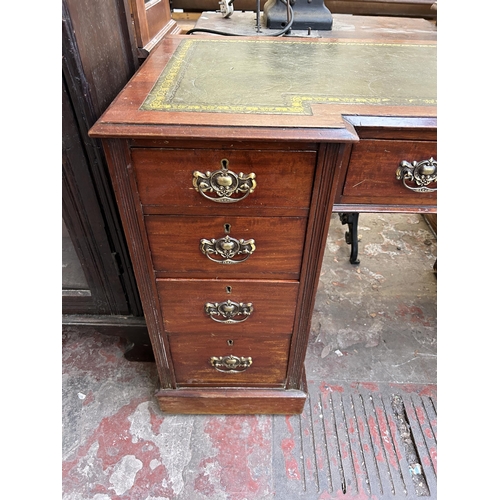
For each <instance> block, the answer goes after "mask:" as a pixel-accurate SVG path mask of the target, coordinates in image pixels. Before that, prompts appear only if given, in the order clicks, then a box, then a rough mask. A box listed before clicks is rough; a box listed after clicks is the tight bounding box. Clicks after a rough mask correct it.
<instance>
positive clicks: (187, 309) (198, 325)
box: [156, 279, 299, 336]
mask: <svg viewBox="0 0 500 500" xmlns="http://www.w3.org/2000/svg"><path fill="white" fill-rule="evenodd" d="M156 285H157V288H158V294H159V297H160V305H161V310H162V315H163V321H164V325H165V330H166V331H167V332H173V333H188V334H191V333H193V334H194V333H202V332H210V333H224V334H232V333H235V334H236V333H237V334H249V333H251V334H253V335H257V336H263V335H274V334H278V333H288V334H291V333H292V329H293V322H294V316H295V306H296V301H297V293H298V288H299V284H298V282H294V281H292V282H284V281H282V282H275V281H259V280H225V279H224V280H171V279H159V280H157V281H156ZM228 292H229V293H228ZM228 301H229V302H228ZM207 304H208V305H207Z"/></svg>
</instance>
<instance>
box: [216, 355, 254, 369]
mask: <svg viewBox="0 0 500 500" xmlns="http://www.w3.org/2000/svg"><path fill="white" fill-rule="evenodd" d="M210 364H211V365H212V366H213V367H214V368H215V369H216V370H218V371H220V372H225V373H240V372H244V371H245V370H247V369H248V368H249V367H250V365H251V364H252V358H250V357H249V358H244V357H241V358H238V356H233V355H232V354H230V355H229V356H212V357H211V358H210Z"/></svg>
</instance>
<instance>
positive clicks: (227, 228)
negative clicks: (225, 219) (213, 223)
mask: <svg viewBox="0 0 500 500" xmlns="http://www.w3.org/2000/svg"><path fill="white" fill-rule="evenodd" d="M224 232H225V233H226V234H229V233H230V232H231V224H224Z"/></svg>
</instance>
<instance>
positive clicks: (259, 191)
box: [132, 148, 316, 213]
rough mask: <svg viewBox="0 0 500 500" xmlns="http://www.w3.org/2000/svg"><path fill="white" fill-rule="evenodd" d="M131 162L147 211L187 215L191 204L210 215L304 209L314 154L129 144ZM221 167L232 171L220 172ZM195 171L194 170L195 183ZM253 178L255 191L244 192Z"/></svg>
mask: <svg viewBox="0 0 500 500" xmlns="http://www.w3.org/2000/svg"><path fill="white" fill-rule="evenodd" d="M223 160H226V161H227V163H225V162H224V163H221V162H223ZM132 161H133V164H134V170H135V175H136V180H137V186H138V190H139V196H140V199H141V203H142V205H143V206H144V208H145V211H146V213H147V212H148V210H147V208H148V206H160V207H161V206H163V207H166V208H165V210H164V211H163V212H158V211H156V212H155V213H179V210H181V212H180V213H187V212H186V210H188V209H189V208H206V209H207V210H211V213H220V211H221V210H222V211H224V213H227V212H228V211H229V212H230V213H236V212H235V211H238V210H248V209H251V208H256V207H264V208H273V207H280V208H285V209H286V208H299V209H304V210H307V209H308V207H309V203H310V197H311V189H312V183H313V176H314V168H315V163H316V152H315V151H258V150H257V151H249V150H236V151H232V150H217V149H216V150H204V149H199V150H196V149H191V150H185V149H180V150H176V149H172V150H169V149H142V148H133V149H132ZM223 167H225V168H226V169H227V170H228V171H229V172H230V173H229V174H226V175H222V173H221V172H219V171H223ZM193 172H198V174H197V177H196V182H195V184H196V187H195V185H194V184H193ZM207 172H210V174H211V175H208V176H207V175H206V174H207ZM240 173H241V174H243V175H242V177H241V178H240V179H238V176H239V174H240ZM233 174H234V175H233ZM249 175H251V178H248V177H247V176H249ZM252 182H254V183H255V184H256V186H255V189H254V190H253V192H251V193H250V194H248V195H247V196H245V194H246V186H249V185H251V183H252ZM204 186H207V189H205V188H204ZM204 194H205V196H204ZM241 198H243V199H241ZM213 200H218V201H213ZM221 200H222V202H221ZM233 200H238V201H233ZM176 207H177V209H176ZM151 210H152V209H151Z"/></svg>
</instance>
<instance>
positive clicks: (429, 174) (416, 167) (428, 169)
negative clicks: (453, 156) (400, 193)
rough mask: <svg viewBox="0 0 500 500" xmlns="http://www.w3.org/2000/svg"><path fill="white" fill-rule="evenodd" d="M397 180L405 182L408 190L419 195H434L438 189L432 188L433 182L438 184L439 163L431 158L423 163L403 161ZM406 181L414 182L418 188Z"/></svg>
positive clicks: (398, 170) (397, 172)
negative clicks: (430, 185)
mask: <svg viewBox="0 0 500 500" xmlns="http://www.w3.org/2000/svg"><path fill="white" fill-rule="evenodd" d="M396 179H397V180H398V181H403V184H404V186H405V187H406V188H408V189H411V190H412V191H415V192H417V193H433V192H434V191H437V187H436V188H430V187H428V185H429V184H430V183H431V182H437V161H436V160H434V158H429V159H428V160H423V161H418V162H417V161H414V162H412V163H410V162H408V161H406V160H403V161H402V162H401V163H400V164H399V167H398V169H397V170H396ZM406 181H409V182H413V183H414V184H415V185H416V186H409V185H408V184H406Z"/></svg>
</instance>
